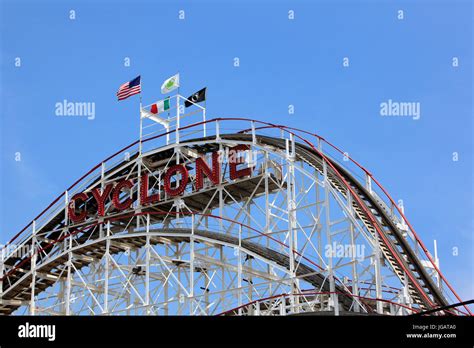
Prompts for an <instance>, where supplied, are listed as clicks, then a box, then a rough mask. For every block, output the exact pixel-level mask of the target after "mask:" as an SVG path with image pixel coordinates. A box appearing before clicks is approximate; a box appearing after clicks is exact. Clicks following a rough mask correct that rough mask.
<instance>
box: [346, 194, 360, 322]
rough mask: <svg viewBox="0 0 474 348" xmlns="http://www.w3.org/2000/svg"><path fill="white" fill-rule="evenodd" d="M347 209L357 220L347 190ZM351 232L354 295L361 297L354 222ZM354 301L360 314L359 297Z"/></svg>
mask: <svg viewBox="0 0 474 348" xmlns="http://www.w3.org/2000/svg"><path fill="white" fill-rule="evenodd" d="M347 208H348V210H349V212H350V214H351V216H352V217H353V218H355V214H354V209H353V207H352V195H351V193H350V192H349V190H347ZM349 232H350V239H351V247H352V260H351V261H352V294H353V295H355V296H359V275H358V273H357V263H358V262H357V257H358V256H360V255H358V256H357V257H356V255H355V252H356V250H359V249H358V248H357V245H356V243H355V236H354V224H353V222H352V221H349ZM355 299H356V300H355V301H354V312H356V313H359V312H360V306H359V301H358V297H355Z"/></svg>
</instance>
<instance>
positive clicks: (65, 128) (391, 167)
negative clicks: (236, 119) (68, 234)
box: [0, 0, 474, 298]
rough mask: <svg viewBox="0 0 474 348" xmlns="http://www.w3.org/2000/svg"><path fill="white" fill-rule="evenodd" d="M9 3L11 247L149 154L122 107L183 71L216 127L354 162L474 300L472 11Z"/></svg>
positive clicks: (5, 187)
mask: <svg viewBox="0 0 474 348" xmlns="http://www.w3.org/2000/svg"><path fill="white" fill-rule="evenodd" d="M0 3H1V8H0V10H1V11H0V13H1V15H0V16H1V17H0V22H1V24H0V25H1V70H0V75H1V84H0V88H1V90H0V103H1V132H0V136H1V155H2V161H1V168H0V169H1V170H0V175H1V181H0V182H1V186H0V190H1V201H0V219H1V221H0V242H1V243H5V242H6V241H7V240H8V239H10V237H12V236H13V235H14V234H15V233H16V232H17V231H18V230H20V229H21V228H22V227H23V226H24V225H25V224H27V223H28V222H29V221H30V220H31V219H32V218H33V217H34V216H35V215H36V214H37V213H38V212H39V211H41V210H42V209H43V208H44V207H45V206H46V205H47V204H49V202H50V201H51V200H52V199H53V198H55V197H56V196H57V195H58V194H59V193H60V192H61V191H63V190H64V189H65V188H66V187H68V186H69V185H70V184H71V183H72V182H73V181H75V180H76V179H77V178H78V177H79V176H80V175H82V174H83V173H84V172H86V171H88V170H89V169H90V168H91V167H92V166H93V165H95V164H96V163H98V162H100V161H101V160H102V159H103V158H105V157H106V156H108V155H109V154H111V153H113V152H115V151H116V150H117V149H119V148H121V147H122V146H124V145H127V144H128V143H130V142H132V141H134V140H136V138H137V136H138V122H137V118H138V115H137V108H138V106H137V103H138V100H137V98H136V97H132V98H130V99H129V100H126V101H123V102H120V103H119V102H117V101H116V97H115V93H116V90H117V88H118V87H119V85H120V84H122V83H123V82H125V81H127V80H130V79H132V78H133V77H135V76H136V75H138V74H141V75H142V78H143V91H144V93H143V96H144V101H145V102H147V103H151V102H152V101H154V100H156V99H157V98H159V97H160V93H159V88H160V85H161V83H162V81H163V80H164V79H165V78H167V77H169V76H171V75H172V74H174V73H176V72H177V71H179V72H180V73H181V84H182V89H181V91H182V94H191V93H192V92H194V91H196V90H197V89H199V88H201V87H203V86H207V87H208V101H207V107H208V113H209V115H210V116H211V117H217V116H222V117H225V116H242V117H249V118H256V119H260V120H264V121H273V122H278V123H284V124H288V125H292V126H295V127H303V128H306V129H309V130H313V131H315V132H317V133H319V134H321V135H323V136H325V137H326V138H327V139H328V140H330V141H332V142H333V143H335V144H337V145H338V146H340V147H342V148H343V149H344V150H346V151H348V152H349V153H350V155H351V156H353V157H354V158H355V159H357V160H359V161H360V162H361V163H362V164H363V165H365V166H366V167H367V168H369V169H370V170H371V171H372V173H373V174H374V175H375V176H376V177H377V178H379V179H380V181H381V182H382V183H383V184H384V185H385V186H386V188H388V190H389V192H390V193H391V194H392V196H393V197H394V198H395V199H403V200H404V203H405V207H406V212H407V216H408V218H409V220H410V221H411V222H412V224H413V225H414V227H415V229H416V230H417V231H418V232H419V234H420V235H421V237H422V239H423V240H424V241H425V243H426V244H427V245H428V246H429V247H430V248H432V241H433V239H437V240H438V245H439V255H440V258H441V269H442V270H443V271H444V272H445V274H446V275H447V276H448V279H450V280H451V281H452V283H453V284H454V285H455V287H456V289H457V290H458V291H459V293H460V294H461V295H462V296H463V297H464V298H473V297H474V293H473V283H474V281H473V264H474V260H473V216H472V211H473V201H472V194H473V190H472V189H473V141H472V135H473V128H472V116H473V109H472V93H473V90H472V76H473V71H472V61H473V56H472V41H473V37H472V18H473V14H472V5H471V3H470V1H455V0H449V1H396V2H395V1H351V2H349V1H345V2H343V1H269V0H267V1H232V2H226V3H225V4H222V3H221V2H220V1H200V2H197V1H41V3H40V2H39V1H11V0H8V1H7V0H0ZM399 9H402V10H403V11H404V17H405V18H404V19H403V20H398V19H397V11H398V10H399ZM70 10H74V11H75V12H76V19H75V20H70V19H69V11H70ZM180 10H184V11H185V16H186V17H185V20H179V19H178V12H179V11H180ZM289 10H294V11H295V19H294V20H288V11H289ZM16 57H19V58H21V67H15V58H16ZM125 57H130V59H131V66H130V67H124V64H123V63H124V58H125ZM234 57H239V59H240V67H238V68H236V67H234V66H233V59H234ZM344 57H348V58H349V60H350V66H349V67H347V68H344V67H343V66H342V60H343V58H344ZM453 57H458V59H459V66H458V67H457V68H454V67H453V66H452V58H453ZM64 99H67V100H69V101H85V102H95V103H96V118H95V119H94V120H93V121H89V120H87V119H86V118H73V117H57V116H55V103H57V102H61V101H63V100H64ZM388 99H392V100H394V101H407V102H419V103H420V104H421V118H420V119H419V120H417V121H413V120H411V119H410V118H396V117H395V118H384V117H381V116H380V114H379V108H380V106H379V105H380V103H381V102H384V101H387V100H388ZM289 104H293V105H294V106H295V114H294V115H288V105H289ZM84 140H89V141H84ZM17 152H20V153H21V161H19V162H17V161H15V153H17ZM453 152H458V153H459V161H457V162H454V161H453V160H452V156H453V155H452V154H453ZM453 247H458V248H459V255H458V256H453V254H452V248H453Z"/></svg>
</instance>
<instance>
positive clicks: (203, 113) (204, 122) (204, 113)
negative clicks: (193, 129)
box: [202, 87, 207, 138]
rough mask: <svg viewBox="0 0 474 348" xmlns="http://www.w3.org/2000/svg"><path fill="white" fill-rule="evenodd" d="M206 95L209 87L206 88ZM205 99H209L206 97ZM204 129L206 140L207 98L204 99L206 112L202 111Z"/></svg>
mask: <svg viewBox="0 0 474 348" xmlns="http://www.w3.org/2000/svg"><path fill="white" fill-rule="evenodd" d="M205 94H207V87H206V90H205ZM205 97H207V96H206V95H205ZM202 122H203V123H202V127H203V131H204V138H205V137H206V133H207V132H206V98H204V110H202Z"/></svg>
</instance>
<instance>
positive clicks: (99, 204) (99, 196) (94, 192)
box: [92, 184, 113, 216]
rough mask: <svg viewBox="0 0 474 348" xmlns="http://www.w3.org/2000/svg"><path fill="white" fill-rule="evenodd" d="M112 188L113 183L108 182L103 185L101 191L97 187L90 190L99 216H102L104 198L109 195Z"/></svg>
mask: <svg viewBox="0 0 474 348" xmlns="http://www.w3.org/2000/svg"><path fill="white" fill-rule="evenodd" d="M112 188H113V184H108V185H107V186H105V189H104V191H103V192H102V193H101V192H100V189H98V188H97V187H96V188H94V189H93V190H92V195H93V196H94V198H95V200H96V202H97V213H98V214H99V216H104V214H105V200H106V199H107V198H108V197H109V194H110V191H112Z"/></svg>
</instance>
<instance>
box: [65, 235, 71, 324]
mask: <svg viewBox="0 0 474 348" xmlns="http://www.w3.org/2000/svg"><path fill="white" fill-rule="evenodd" d="M68 243H69V246H68V261H67V280H66V315H71V290H72V289H71V283H72V272H71V268H72V236H69V238H68Z"/></svg>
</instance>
